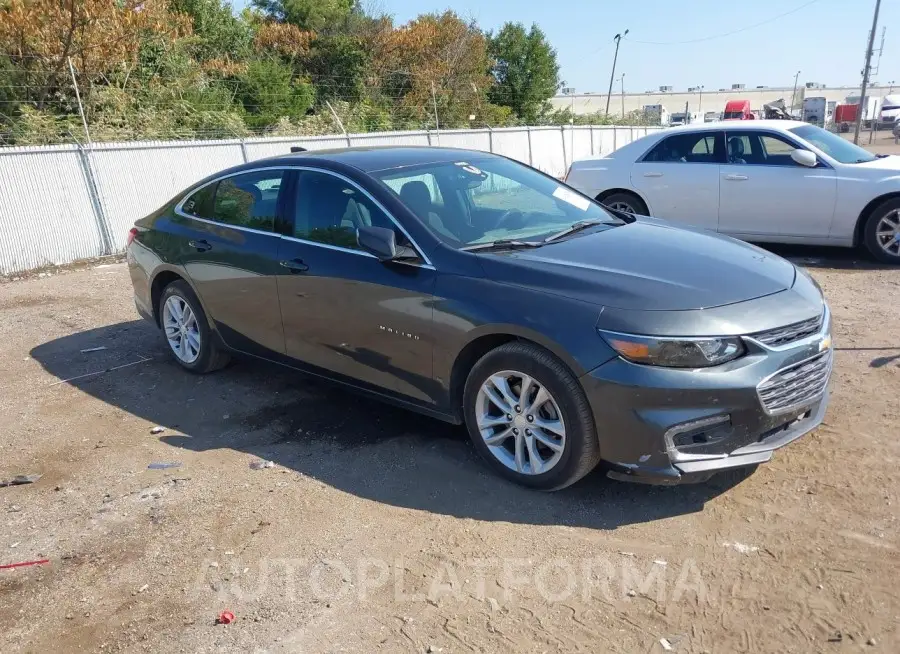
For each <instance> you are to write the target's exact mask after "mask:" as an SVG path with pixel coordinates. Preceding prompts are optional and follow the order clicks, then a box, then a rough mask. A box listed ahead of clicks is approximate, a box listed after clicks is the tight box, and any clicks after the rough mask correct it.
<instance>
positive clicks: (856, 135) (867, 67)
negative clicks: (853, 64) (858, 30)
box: [853, 0, 881, 145]
mask: <svg viewBox="0 0 900 654" xmlns="http://www.w3.org/2000/svg"><path fill="white" fill-rule="evenodd" d="M880 9H881V0H875V13H874V14H873V16H872V31H871V32H869V46H868V47H867V48H866V65H865V68H863V71H862V72H863V78H862V88H861V89H860V92H859V109H858V110H857V111H856V127H855V128H854V130H853V142H854V143H855V144H856V145H859V127H860V125H861V124H862V117H863V116H862V115H863V111H864V110H865V107H866V87H867V86H868V85H869V73H870V72H871V69H870V66H871V65H872V46H873V45H874V44H875V30H876V29H877V28H878V11H879V10H880ZM872 119H873V120H876V119H877V117H873V118H872Z"/></svg>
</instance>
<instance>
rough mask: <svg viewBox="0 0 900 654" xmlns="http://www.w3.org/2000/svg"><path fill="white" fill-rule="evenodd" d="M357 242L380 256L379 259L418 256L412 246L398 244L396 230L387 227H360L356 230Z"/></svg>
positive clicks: (388, 259) (371, 252)
mask: <svg viewBox="0 0 900 654" xmlns="http://www.w3.org/2000/svg"><path fill="white" fill-rule="evenodd" d="M356 242H357V243H358V244H359V247H361V248H362V249H363V250H365V251H366V252H369V253H370V254H374V255H375V256H376V257H378V260H379V261H396V260H398V259H415V258H417V255H416V252H415V250H413V249H412V248H408V247H405V246H402V245H397V236H396V234H394V230H393V229H387V228H386V227H374V226H366V227H360V228H359V229H358V230H356Z"/></svg>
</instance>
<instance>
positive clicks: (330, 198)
mask: <svg viewBox="0 0 900 654" xmlns="http://www.w3.org/2000/svg"><path fill="white" fill-rule="evenodd" d="M298 175H299V177H298V180H297V185H296V193H295V195H296V200H295V210H294V212H293V222H292V228H291V231H290V233H289V234H288V235H286V236H285V237H284V238H283V239H282V240H281V245H280V248H279V252H278V259H279V261H280V271H279V272H280V275H279V277H278V293H279V298H280V302H281V315H282V320H283V324H284V331H285V341H286V351H287V354H288V356H290V357H292V358H293V359H295V360H296V361H297V362H298V363H299V364H301V367H304V366H303V365H302V364H307V366H314V367H317V368H321V369H324V370H325V371H328V372H329V373H336V374H337V375H340V376H344V377H347V378H350V379H351V380H354V381H358V382H362V383H363V384H364V385H369V386H374V387H376V389H377V390H387V391H389V392H394V393H399V394H402V395H405V396H408V397H412V398H414V399H416V400H419V401H422V402H423V403H426V404H431V403H433V402H434V400H435V399H436V398H437V397H438V396H439V391H438V389H437V385H436V384H435V383H434V382H433V379H432V348H433V341H432V313H433V310H432V302H433V292H434V285H435V275H436V273H435V270H434V268H433V267H432V266H431V265H430V263H429V262H428V260H427V259H426V258H425V257H424V256H423V257H422V258H421V259H419V260H418V261H411V262H409V263H406V262H404V263H400V262H390V261H389V262H381V261H379V260H378V259H376V258H375V257H374V256H372V255H371V254H369V253H368V252H365V251H363V250H362V249H360V247H359V246H358V245H357V242H356V230H357V228H359V227H361V226H364V225H374V226H377V227H386V228H388V229H393V230H394V231H395V233H396V237H397V242H398V243H400V244H407V245H410V246H412V247H414V248H415V244H414V243H412V241H411V240H410V239H409V237H408V236H407V235H406V233H405V232H403V231H402V230H401V229H400V227H399V226H398V224H397V223H395V222H394V221H393V220H392V219H391V218H390V217H389V216H388V215H387V212H386V211H385V210H384V209H383V208H382V207H381V205H380V204H379V203H377V202H376V201H375V200H373V199H372V197H371V196H369V195H368V194H367V193H366V192H365V191H364V190H363V189H362V188H360V187H359V185H357V184H356V183H354V182H352V181H350V180H349V179H347V178H346V177H344V176H342V175H339V174H337V173H332V172H327V171H320V170H301V171H298ZM417 251H418V252H420V253H421V251H420V250H418V249H417ZM313 372H315V370H313Z"/></svg>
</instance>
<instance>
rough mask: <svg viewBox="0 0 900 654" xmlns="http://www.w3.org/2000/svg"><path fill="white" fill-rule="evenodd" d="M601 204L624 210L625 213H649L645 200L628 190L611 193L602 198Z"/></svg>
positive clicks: (642, 214)
mask: <svg viewBox="0 0 900 654" xmlns="http://www.w3.org/2000/svg"><path fill="white" fill-rule="evenodd" d="M600 204H602V205H604V206H607V207H609V208H610V209H614V210H616V211H624V212H625V213H633V214H638V215H640V216H646V215H648V213H649V212H648V211H647V205H646V204H644V201H643V200H641V199H640V198H639V197H638V196H636V195H635V194H634V193H628V192H627V191H617V192H615V193H611V194H610V195H607V196H606V197H605V198H603V199H602V200H600Z"/></svg>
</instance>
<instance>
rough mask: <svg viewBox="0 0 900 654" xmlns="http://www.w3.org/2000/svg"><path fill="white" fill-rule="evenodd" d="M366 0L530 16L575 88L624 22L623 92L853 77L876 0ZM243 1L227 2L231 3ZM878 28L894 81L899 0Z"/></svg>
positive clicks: (409, 11)
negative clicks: (666, 87)
mask: <svg viewBox="0 0 900 654" xmlns="http://www.w3.org/2000/svg"><path fill="white" fill-rule="evenodd" d="M368 1H369V2H370V4H371V5H372V6H374V7H377V8H378V9H380V10H382V11H384V12H385V13H389V14H392V15H393V16H394V19H395V24H401V23H404V22H406V21H409V20H411V19H412V18H414V17H415V16H417V15H418V14H421V13H427V12H430V11H443V10H445V9H447V8H450V9H453V10H454V11H455V12H456V13H457V14H459V15H460V16H462V17H463V18H466V19H475V20H476V21H477V22H478V24H479V26H480V27H481V28H482V29H485V30H492V29H493V30H496V29H498V28H499V27H500V26H501V25H503V23H505V22H507V21H516V22H522V23H525V24H526V25H530V24H531V23H537V24H538V25H539V26H540V27H541V29H542V30H543V31H544V32H545V33H546V35H547V37H548V40H549V41H550V43H551V44H552V45H553V47H554V48H555V49H556V51H557V58H558V61H559V64H560V77H561V79H563V80H564V81H565V82H566V85H567V86H570V87H574V88H575V89H576V91H578V92H605V91H606V89H607V87H608V85H609V76H610V71H611V67H612V59H613V54H614V52H615V43H614V41H613V37H614V36H615V34H616V33H620V32H624V31H625V30H626V29H627V30H629V33H628V35H627V36H626V37H625V38H623V39H622V42H621V46H620V48H619V56H618V63H617V65H616V78H617V79H618V77H619V75H620V74H622V73H624V74H625V91H626V92H643V91H647V90H650V89H657V88H658V87H659V86H661V85H670V86H674V87H675V90H685V89H686V88H687V87H689V86H700V85H703V86H704V87H705V88H707V89H719V88H730V87H731V85H732V84H736V83H742V84H746V85H747V87H748V88H752V87H755V86H758V85H765V86H782V87H790V86H792V85H793V83H794V75H795V74H796V73H797V71H798V70H799V71H801V72H800V84H801V85H802V84H803V83H804V82H820V83H824V84H827V85H828V86H853V85H858V84H859V83H860V79H861V77H860V73H861V70H862V68H863V64H864V57H865V50H866V45H867V38H868V33H869V30H870V28H871V26H872V14H873V10H874V8H875V0H750V1H749V2H748V1H743V2H742V1H736V2H729V1H728V0H683V1H679V0H631V1H623V0H615V1H614V0H565V1H564V2H551V1H548V0H452V1H450V0H368ZM247 3H248V0H235V6H236V7H240V6H242V5H244V4H247ZM788 12H791V13H788ZM785 14H787V15H785ZM763 22H765V24H762V25H758V26H756V27H753V26H754V25H757V24H759V23H763ZM882 27H887V35H886V38H885V42H884V51H883V54H882V57H881V67H880V70H879V72H878V74H877V75H875V77H874V78H875V79H876V80H877V81H878V82H880V83H884V84H887V83H888V82H889V81H891V80H897V81H898V82H900V0H882V3H881V13H880V16H879V21H878V30H877V36H876V40H875V47H876V48H877V47H879V45H880V41H881V30H882ZM738 30H741V31H739V32H737V33H733V32H736V31H738ZM686 41H691V42H690V43H685V42H686ZM875 60H877V55H876V58H875ZM875 60H873V65H874V64H875ZM615 88H616V89H617V90H618V89H619V88H620V86H619V83H618V82H617V83H616V84H615Z"/></svg>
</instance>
